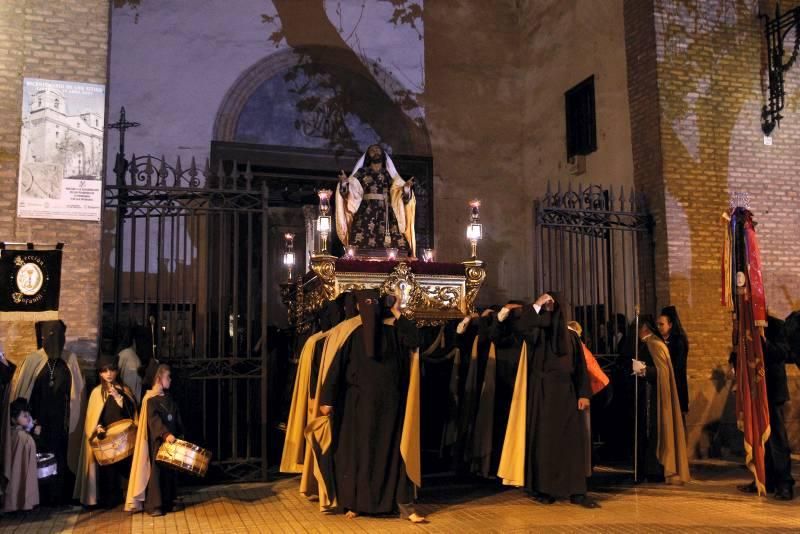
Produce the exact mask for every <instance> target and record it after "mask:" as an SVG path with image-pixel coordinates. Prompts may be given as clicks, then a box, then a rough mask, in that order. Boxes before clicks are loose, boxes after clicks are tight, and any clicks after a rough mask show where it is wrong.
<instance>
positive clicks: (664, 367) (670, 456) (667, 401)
mask: <svg viewBox="0 0 800 534" xmlns="http://www.w3.org/2000/svg"><path fill="white" fill-rule="evenodd" d="M645 342H646V343H647V350H648V351H649V352H650V356H651V357H652V358H653V364H654V365H655V368H656V372H657V373H658V380H657V381H656V384H657V387H658V401H657V412H658V427H657V428H658V448H657V449H656V456H657V457H658V461H659V463H660V464H661V465H662V466H664V479H665V480H666V482H667V484H681V483H683V482H688V481H689V480H690V479H691V476H690V474H689V455H688V453H687V451H686V436H685V434H684V431H683V419H682V417H681V405H680V401H679V400H678V388H677V386H676V384H675V372H674V371H673V369H672V362H671V361H670V358H669V349H667V346H666V345H665V344H664V342H663V341H661V340H660V339H658V338H656V336H655V335H651V336H650V337H648V338H647V339H646V340H645Z"/></svg>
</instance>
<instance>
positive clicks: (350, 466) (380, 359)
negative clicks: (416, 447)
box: [320, 317, 419, 514]
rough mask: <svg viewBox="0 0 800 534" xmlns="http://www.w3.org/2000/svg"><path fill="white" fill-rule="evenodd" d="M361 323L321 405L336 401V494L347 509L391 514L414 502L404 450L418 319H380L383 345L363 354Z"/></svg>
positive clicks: (327, 384)
mask: <svg viewBox="0 0 800 534" xmlns="http://www.w3.org/2000/svg"><path fill="white" fill-rule="evenodd" d="M363 328H364V327H363V326H359V327H358V328H356V330H355V331H354V332H353V333H352V334H351V335H350V337H349V338H348V339H347V341H346V342H345V344H344V345H343V346H342V348H341V350H340V351H339V352H338V353H337V355H336V357H335V358H334V360H333V362H332V363H331V367H330V369H329V370H328V374H327V376H326V379H325V382H324V384H323V387H322V391H321V393H320V404H321V405H323V406H333V410H334V411H333V459H334V473H335V479H336V498H337V500H338V502H339V505H340V506H342V507H343V508H344V509H346V510H351V511H354V512H357V513H364V514H387V513H392V512H395V511H397V509H398V505H400V506H402V505H406V504H409V503H411V502H413V499H414V490H413V486H412V484H411V481H410V480H409V479H408V476H407V475H406V470H405V464H404V463H403V460H402V457H401V455H400V437H401V434H402V430H403V417H404V415H405V405H406V395H407V390H408V380H409V372H410V361H409V351H411V350H413V349H416V348H417V347H418V345H419V341H418V333H417V328H416V326H415V324H414V323H413V322H412V321H409V320H408V319H405V318H403V317H401V318H400V319H398V320H397V322H396V324H395V326H391V325H386V324H381V325H379V326H378V328H380V329H381V333H380V335H381V344H380V350H379V351H376V355H375V358H369V357H367V356H366V355H365V354H364V343H363V341H362V336H363Z"/></svg>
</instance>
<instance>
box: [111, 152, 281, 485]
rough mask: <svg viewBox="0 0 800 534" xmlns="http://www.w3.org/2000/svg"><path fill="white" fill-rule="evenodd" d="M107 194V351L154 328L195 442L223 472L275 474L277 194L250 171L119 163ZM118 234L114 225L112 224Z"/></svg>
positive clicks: (145, 160) (141, 160)
mask: <svg viewBox="0 0 800 534" xmlns="http://www.w3.org/2000/svg"><path fill="white" fill-rule="evenodd" d="M115 172H116V175H117V181H116V183H115V184H108V185H107V186H106V190H105V209H106V217H105V221H106V225H105V232H104V234H105V235H104V253H103V258H104V271H105V275H104V285H105V286H106V288H105V290H104V295H105V297H106V298H105V305H104V332H103V337H104V341H105V345H106V346H107V347H111V348H113V349H114V350H116V349H117V348H119V346H120V342H121V339H122V337H123V331H124V329H125V328H126V327H128V326H131V325H133V324H137V323H138V324H141V325H148V324H150V323H151V322H152V323H153V327H154V330H155V340H154V345H155V347H156V357H157V358H158V359H159V360H160V361H161V362H166V363H169V364H170V365H171V366H172V367H173V369H174V373H175V374H176V375H177V378H178V380H177V381H176V387H175V389H176V395H178V396H179V401H180V404H181V406H182V407H183V409H184V410H185V416H184V420H185V422H186V426H187V437H188V438H189V439H190V440H193V441H196V442H198V443H199V444H201V445H203V446H206V447H208V448H209V449H211V450H212V452H213V454H214V462H213V467H215V468H216V469H217V474H221V475H223V476H226V477H233V478H236V479H249V478H265V477H266V472H267V445H268V444H267V428H268V418H267V393H268V391H267V378H268V376H267V369H268V365H267V359H268V343H267V338H266V336H267V293H266V288H267V286H268V273H267V271H268V268H267V265H268V262H267V239H268V231H267V222H268V206H267V201H268V191H267V187H266V185H265V184H264V182H263V181H258V182H257V181H254V179H253V174H252V172H251V171H250V165H249V164H247V165H246V166H245V168H244V170H241V169H240V166H239V165H238V164H237V163H236V162H233V165H232V166H231V168H230V169H227V170H226V169H225V168H224V166H223V164H222V163H220V164H219V165H218V167H217V169H216V170H212V169H211V168H210V167H209V164H208V162H206V164H205V166H204V168H203V169H198V167H197V165H196V163H195V160H194V159H192V160H191V162H190V164H189V166H188V167H187V168H185V169H184V168H183V166H182V164H181V160H180V158H177V160H176V163H175V165H170V164H168V163H167V161H166V159H165V158H164V157H163V156H161V157H155V156H152V155H147V156H139V157H137V156H135V155H134V156H132V157H131V158H130V160H129V161H128V160H125V159H124V157H118V159H117V166H116V168H115ZM112 222H113V224H109V223H112Z"/></svg>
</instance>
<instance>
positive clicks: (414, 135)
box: [213, 46, 431, 156]
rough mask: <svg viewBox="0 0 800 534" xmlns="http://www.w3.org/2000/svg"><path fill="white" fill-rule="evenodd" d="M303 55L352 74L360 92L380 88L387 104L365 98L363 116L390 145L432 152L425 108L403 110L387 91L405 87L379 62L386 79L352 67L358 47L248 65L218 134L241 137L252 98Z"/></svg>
mask: <svg viewBox="0 0 800 534" xmlns="http://www.w3.org/2000/svg"><path fill="white" fill-rule="evenodd" d="M303 57H305V58H310V59H311V61H313V62H314V64H316V65H321V66H323V67H325V68H330V69H331V70H335V71H338V72H342V73H346V75H347V76H348V77H349V79H348V82H349V83H348V85H349V86H350V87H351V88H353V90H354V91H356V92H358V91H359V90H360V89H363V90H364V93H363V94H365V95H367V94H369V93H370V92H372V94H373V95H376V94H378V92H380V94H381V99H382V100H383V103H378V104H376V106H375V107H370V106H369V105H365V104H364V102H363V101H359V102H358V106H359V110H358V111H359V112H358V116H359V118H360V119H361V120H362V121H363V122H364V123H366V124H368V125H370V126H372V125H373V124H377V125H378V127H377V128H375V130H376V132H377V133H378V134H379V135H380V134H384V136H388V137H390V138H391V139H392V142H390V143H389V144H390V145H391V146H392V148H393V151H394V152H395V153H403V154H411V155H419V156H429V155H430V154H431V146H430V137H429V135H428V130H427V126H426V125H425V122H424V117H422V114H421V113H420V116H419V117H418V118H416V119H412V118H411V117H409V116H408V114H406V113H405V112H403V110H402V109H401V105H400V104H398V103H397V102H396V101H393V100H392V98H391V97H390V96H388V94H387V90H388V91H389V92H393V91H395V90H397V91H401V90H403V89H404V86H403V85H402V84H401V83H400V82H399V81H398V80H397V79H396V78H395V77H394V76H393V75H392V74H391V73H389V72H388V71H386V70H385V69H384V68H383V67H382V66H381V65H380V63H379V62H376V61H371V62H370V63H369V69H368V71H371V72H373V73H375V75H376V76H377V77H380V78H381V80H382V84H378V82H377V81H376V79H375V78H372V79H367V78H366V76H364V74H363V72H365V69H363V68H361V69H359V70H361V72H356V70H355V69H353V68H352V58H353V53H352V51H345V50H339V49H337V48H333V47H324V46H311V47H302V48H296V49H286V50H280V51H278V52H276V53H274V54H270V55H269V56H266V57H264V58H262V59H261V60H259V61H258V62H256V63H255V64H253V65H252V66H251V67H249V68H248V69H246V70H245V71H244V72H243V73H242V74H241V75H240V76H239V77H238V78H237V79H236V81H235V82H234V83H233V84H232V85H231V87H230V88H229V89H228V91H227V93H226V94H225V96H224V98H223V99H222V103H221V104H220V107H219V109H218V111H217V114H216V118H215V121H214V132H213V139H214V140H216V141H236V140H237V139H236V134H237V129H238V126H239V121H240V119H241V118H242V114H243V112H245V107H246V105H247V103H248V102H249V101H250V99H251V97H253V95H254V94H255V93H256V92H257V91H258V90H259V88H261V86H262V84H265V83H266V82H268V81H269V80H271V79H273V78H274V77H276V76H281V75H284V74H286V73H287V72H289V71H290V69H292V68H295V67H297V66H298V64H299V61H300V59H301V58H303ZM362 67H363V66H362ZM357 98H358V97H356V99H354V100H357ZM420 109H421V106H420ZM388 124H391V125H392V127H388V126H387V125H388ZM381 126H382V127H381ZM362 148H364V147H362Z"/></svg>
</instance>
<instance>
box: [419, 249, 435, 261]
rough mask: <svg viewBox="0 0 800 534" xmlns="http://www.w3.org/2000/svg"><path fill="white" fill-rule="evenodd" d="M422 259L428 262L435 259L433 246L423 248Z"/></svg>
mask: <svg viewBox="0 0 800 534" xmlns="http://www.w3.org/2000/svg"><path fill="white" fill-rule="evenodd" d="M422 261H424V262H426V263H430V262H432V261H433V249H432V248H424V249H422Z"/></svg>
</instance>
